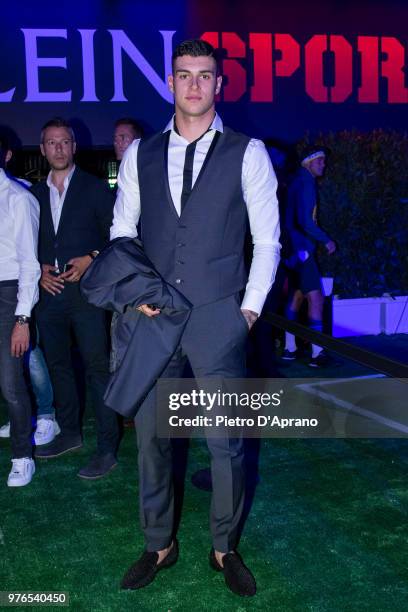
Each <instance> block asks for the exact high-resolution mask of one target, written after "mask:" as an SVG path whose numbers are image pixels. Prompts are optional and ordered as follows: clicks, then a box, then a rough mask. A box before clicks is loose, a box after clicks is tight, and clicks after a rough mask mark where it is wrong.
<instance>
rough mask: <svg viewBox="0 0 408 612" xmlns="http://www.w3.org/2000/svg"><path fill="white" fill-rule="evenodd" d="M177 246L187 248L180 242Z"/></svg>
mask: <svg viewBox="0 0 408 612" xmlns="http://www.w3.org/2000/svg"><path fill="white" fill-rule="evenodd" d="M177 246H178V247H183V246H186V245H185V244H184V242H178V243H177Z"/></svg>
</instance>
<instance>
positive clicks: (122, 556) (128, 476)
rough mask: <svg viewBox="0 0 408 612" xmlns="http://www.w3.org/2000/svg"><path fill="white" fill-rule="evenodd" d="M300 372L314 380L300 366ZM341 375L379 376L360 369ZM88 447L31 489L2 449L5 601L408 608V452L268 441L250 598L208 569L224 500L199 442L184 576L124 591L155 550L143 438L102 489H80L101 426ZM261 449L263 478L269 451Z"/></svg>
mask: <svg viewBox="0 0 408 612" xmlns="http://www.w3.org/2000/svg"><path fill="white" fill-rule="evenodd" d="M352 370H353V371H352ZM291 372H293V375H294V376H305V368H303V369H302V367H301V366H299V365H295V364H294V365H293V366H292V370H291ZM336 372H337V374H338V375H346V374H348V375H352V374H364V373H365V372H364V371H363V369H362V368H361V367H360V366H355V368H354V369H350V366H346V365H344V366H343V367H342V368H341V369H339V368H337V369H336ZM328 375H329V376H330V375H331V374H330V373H328ZM5 419H6V416H5V410H4V404H1V405H0V422H1V423H3V422H4V421H5ZM84 436H85V445H84V448H83V449H81V450H80V451H78V452H75V453H71V454H68V455H65V456H62V457H59V458H57V459H49V460H38V461H37V472H36V474H35V476H34V478H33V481H32V483H31V484H30V485H28V486H27V487H23V488H21V489H10V488H8V487H7V486H6V480H7V475H8V471H9V468H10V463H9V447H8V440H0V457H1V462H0V508H1V511H0V529H1V531H0V590H17V591H22V590H25V591H40V590H43V591H60V590H61V591H67V592H69V595H70V609H72V610H79V611H82V610H83V611H94V610H95V611H127V610H132V611H133V610H135V611H139V610H141V611H147V612H153V611H154V612H156V611H158V612H161V611H163V612H167V611H171V612H173V611H184V610H186V611H187V610H188V611H189V610H197V611H198V612H200V611H214V612H218V611H220V612H224V611H234V612H243V611H246V610H274V611H277V612H292V611H293V612H298V611H299V612H303V611H310V612H337V611H339V612H343V611H347V612H348V611H351V612H354V611H356V612H357V611H358V612H360V611H365V610H367V611H373V612H382V611H404V610H407V609H408V564H407V558H408V524H407V509H408V487H407V482H408V476H407V473H408V442H407V441H405V440H356V439H354V440H294V439H292V440H284V439H280V440H278V439H275V440H273V439H269V440H262V441H261V444H260V454H259V475H260V481H259V484H258V486H257V488H256V491H255V497H254V500H253V504H252V509H251V512H250V514H249V517H248V519H247V521H246V524H245V529H244V532H243V536H242V539H241V544H240V548H239V550H240V552H241V554H242V555H243V557H244V559H245V562H246V563H247V564H248V566H249V567H250V568H251V570H252V571H253V573H254V574H255V576H256V578H257V583H258V593H257V595H256V596H255V597H254V598H251V599H242V598H239V597H238V596H235V595H233V594H232V593H230V592H229V591H228V590H227V589H226V587H225V586H224V583H223V578H222V576H221V575H220V574H217V573H215V572H214V571H213V570H211V569H210V567H209V565H208V552H209V548H210V536H209V528H208V509H209V500H210V495H209V494H208V493H205V492H202V491H199V490H197V489H195V488H194V487H193V486H192V485H191V483H190V476H191V474H192V473H193V472H194V471H195V470H196V469H198V468H202V467H206V466H207V465H208V458H207V451H206V447H205V444H204V443H203V442H201V441H199V440H193V441H192V442H191V445H190V453H189V463H188V471H187V476H186V480H185V483H186V486H185V496H184V505H183V513H182V518H181V524H180V528H179V532H178V538H179V542H180V558H179V561H178V563H177V565H175V566H174V567H172V568H170V569H168V570H167V571H163V572H160V573H159V574H158V576H157V578H156V579H155V581H154V582H153V583H152V584H151V585H149V586H148V587H146V588H145V589H141V590H140V591H135V592H126V591H125V592H123V591H120V589H119V583H120V580H121V578H122V576H123V574H124V572H125V571H126V569H127V568H128V567H129V565H131V563H133V562H134V561H135V559H136V558H137V557H138V556H139V555H140V553H141V551H142V548H143V539H142V535H141V533H140V530H139V527H138V503H137V471H136V453H135V442H134V432H133V430H125V435H124V438H123V440H122V443H121V447H120V452H119V461H120V463H119V466H118V467H117V468H116V469H115V470H114V471H113V472H112V473H111V474H110V475H109V476H107V477H106V478H104V479H101V480H97V481H84V480H81V479H79V478H78V477H77V476H76V472H77V470H78V469H79V468H80V467H82V466H83V465H84V464H85V463H86V461H87V459H88V457H89V455H90V454H91V453H92V452H93V450H94V445H95V435H94V423H93V420H92V419H91V418H89V417H88V419H87V420H86V421H85V427H84ZM250 449H251V452H252V456H250V457H249V463H250V464H251V465H256V464H257V457H256V456H255V455H254V454H253V453H254V449H256V444H251V445H250ZM19 609H27V610H29V609H32V608H28V607H27V608H19ZM53 609H54V608H53Z"/></svg>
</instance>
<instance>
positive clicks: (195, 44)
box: [171, 38, 220, 74]
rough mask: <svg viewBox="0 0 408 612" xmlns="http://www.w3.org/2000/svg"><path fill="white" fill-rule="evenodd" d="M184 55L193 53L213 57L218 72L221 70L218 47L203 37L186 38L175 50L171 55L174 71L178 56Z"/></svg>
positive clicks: (196, 55) (193, 54)
mask: <svg viewBox="0 0 408 612" xmlns="http://www.w3.org/2000/svg"><path fill="white" fill-rule="evenodd" d="M183 55H191V56H192V57H203V56H204V57H213V58H214V60H215V64H216V66H217V74H219V72H220V62H219V55H218V52H217V50H216V49H214V47H213V46H212V45H210V43H208V42H207V41H205V40H201V38H194V39H191V40H185V41H184V42H182V43H180V44H179V45H178V47H176V48H175V49H174V51H173V55H172V56H171V66H172V70H173V72H174V63H175V61H176V59H177V58H178V57H183Z"/></svg>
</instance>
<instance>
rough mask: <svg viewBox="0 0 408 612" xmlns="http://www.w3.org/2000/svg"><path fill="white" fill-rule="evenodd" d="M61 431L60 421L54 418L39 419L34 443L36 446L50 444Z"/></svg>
mask: <svg viewBox="0 0 408 612" xmlns="http://www.w3.org/2000/svg"><path fill="white" fill-rule="evenodd" d="M60 431H61V430H60V428H59V426H58V423H57V421H55V420H54V419H38V421H37V428H36V430H35V434H34V444H35V445H36V446H41V445H42V444H48V443H49V442H52V441H53V439H54V438H55V436H57V435H58V434H59V433H60Z"/></svg>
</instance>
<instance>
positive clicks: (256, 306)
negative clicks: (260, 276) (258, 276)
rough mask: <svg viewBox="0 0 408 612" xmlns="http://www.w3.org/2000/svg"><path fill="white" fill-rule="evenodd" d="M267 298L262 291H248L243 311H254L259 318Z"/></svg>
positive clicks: (243, 301) (243, 303) (242, 305)
mask: <svg viewBox="0 0 408 612" xmlns="http://www.w3.org/2000/svg"><path fill="white" fill-rule="evenodd" d="M266 297H267V296H266V295H265V293H263V292H262V291H257V290H256V289H247V290H246V291H245V295H244V299H243V300H242V304H241V310H252V312H256V313H257V315H258V316H259V315H260V314H261V312H262V308H263V305H264V304H265V300H266Z"/></svg>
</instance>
